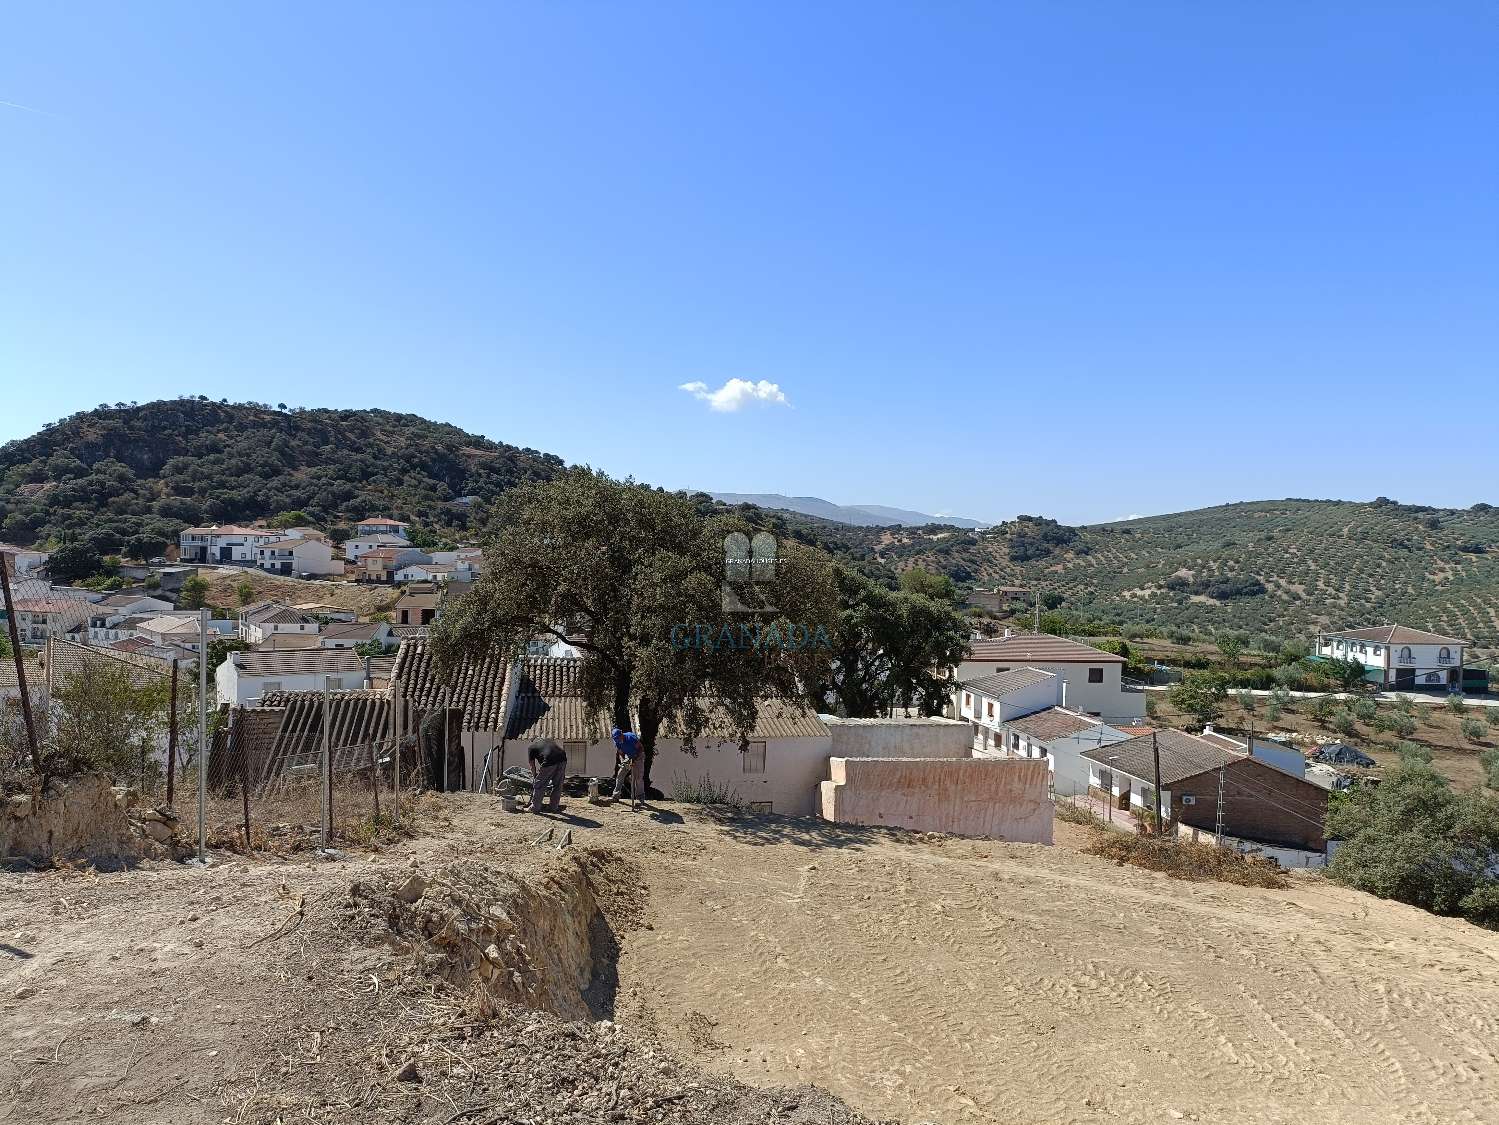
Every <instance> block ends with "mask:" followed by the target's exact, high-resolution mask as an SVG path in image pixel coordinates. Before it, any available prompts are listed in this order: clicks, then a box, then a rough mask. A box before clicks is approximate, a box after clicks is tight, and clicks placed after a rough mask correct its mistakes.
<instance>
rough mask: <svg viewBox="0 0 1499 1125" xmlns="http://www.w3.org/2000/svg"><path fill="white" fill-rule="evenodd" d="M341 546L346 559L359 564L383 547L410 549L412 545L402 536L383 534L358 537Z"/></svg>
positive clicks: (346, 541) (344, 542)
mask: <svg viewBox="0 0 1499 1125" xmlns="http://www.w3.org/2000/svg"><path fill="white" fill-rule="evenodd" d="M339 546H340V547H342V548H343V552H344V558H346V559H348V560H349V561H350V562H358V561H359V560H360V559H361V558H362V557H363V556H364V555H366V554H368V553H369V552H370V551H377V550H379V549H381V548H382V547H395V548H403V547H405V548H409V547H411V544H410V543H408V542H406V540H405V538H404V537H402V536H399V535H386V534H381V535H356V536H355V537H354V538H352V539H345V540H344V541H343V542H342V543H340V544H339ZM412 549H414V548H412ZM418 553H420V552H418Z"/></svg>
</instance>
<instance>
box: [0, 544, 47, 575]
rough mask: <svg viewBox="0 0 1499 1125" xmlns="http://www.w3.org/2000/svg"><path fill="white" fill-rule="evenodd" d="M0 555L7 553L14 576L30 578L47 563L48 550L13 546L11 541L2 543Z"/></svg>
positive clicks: (11, 572)
mask: <svg viewBox="0 0 1499 1125" xmlns="http://www.w3.org/2000/svg"><path fill="white" fill-rule="evenodd" d="M0 555H5V556H7V558H8V561H9V569H10V574H11V577H13V578H28V577H32V576H34V575H35V574H36V573H37V572H38V571H39V570H41V569H42V568H43V567H44V566H46V564H47V558H48V556H47V552H46V551H36V550H33V549H32V548H30V547H13V546H11V545H10V544H9V543H0Z"/></svg>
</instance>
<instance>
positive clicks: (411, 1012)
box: [223, 847, 870, 1125]
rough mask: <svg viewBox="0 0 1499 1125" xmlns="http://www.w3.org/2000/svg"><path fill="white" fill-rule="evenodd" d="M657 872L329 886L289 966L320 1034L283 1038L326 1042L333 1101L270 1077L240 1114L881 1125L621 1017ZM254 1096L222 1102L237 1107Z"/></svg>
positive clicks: (306, 1029) (439, 869)
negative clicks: (634, 936) (637, 932)
mask: <svg viewBox="0 0 1499 1125" xmlns="http://www.w3.org/2000/svg"><path fill="white" fill-rule="evenodd" d="M640 876H641V872H640V871H639V869H638V868H636V866H635V865H634V864H633V863H631V862H630V861H628V860H626V859H624V858H623V857H622V856H621V855H620V854H619V853H618V852H616V851H614V850H613V849H611V848H607V847H584V848H578V849H576V850H574V849H568V850H566V851H563V852H555V851H553V852H550V853H549V854H544V853H542V852H538V851H533V852H531V853H530V854H529V855H528V856H527V857H526V860H525V861H524V862H521V863H511V864H505V865H498V864H495V863H493V862H484V861H481V860H477V859H455V860H451V861H448V862H444V863H426V864H423V863H420V862H417V861H413V862H412V863H411V864H409V865H408V866H406V867H404V868H399V867H386V866H382V867H377V868H376V869H375V870H374V871H372V872H368V873H363V874H361V877H360V878H358V879H356V880H353V881H351V882H350V883H349V884H348V886H347V889H346V890H345V891H343V892H342V894H341V895H340V892H338V891H336V890H334V889H332V888H329V889H326V890H323V891H320V892H318V893H317V894H315V895H313V896H311V897H309V898H308V899H307V901H306V903H305V915H306V917H307V919H308V921H307V925H306V927H305V928H303V929H301V930H298V931H296V936H295V939H294V940H295V941H296V942H297V944H298V946H299V947H300V948H301V949H302V950H303V951H304V952H303V955H302V956H297V957H295V958H294V959H293V961H292V962H289V963H288V965H287V971H288V972H289V973H293V974H295V975H296V976H298V977H299V978H300V987H301V988H303V989H305V990H306V991H307V993H308V994H309V995H316V996H317V997H319V998H320V1002H319V1004H318V1005H317V1006H316V1009H313V1008H312V1007H311V1006H310V1005H309V1006H308V1007H306V1008H303V1010H302V1019H305V1020H306V1021H307V1022H306V1023H305V1024H298V1025H295V1026H292V1027H287V1026H285V1025H282V1026H280V1027H278V1028H277V1029H276V1030H275V1032H274V1036H275V1039H276V1041H277V1044H278V1045H277V1047H276V1051H278V1052H280V1053H282V1054H283V1055H284V1054H286V1051H287V1048H286V1044H287V1043H288V1042H311V1043H314V1044H316V1048H315V1049H316V1050H317V1051H318V1052H319V1058H320V1060H321V1061H320V1063H319V1065H318V1067H317V1080H318V1081H317V1090H316V1094H315V1096H309V1091H307V1090H306V1089H298V1086H299V1085H300V1083H297V1082H291V1081H285V1080H284V1079H283V1080H282V1081H278V1082H274V1083H272V1082H266V1081H264V1080H260V1081H258V1082H257V1083H256V1084H255V1086H254V1087H253V1088H247V1089H246V1090H245V1091H244V1100H242V1101H240V1102H239V1104H238V1107H237V1109H235V1110H234V1111H235V1113H236V1114H237V1115H238V1117H239V1119H241V1120H277V1119H282V1120H291V1119H293V1117H297V1119H300V1116H299V1115H308V1114H309V1113H310V1114H311V1115H313V1116H315V1118H316V1120H319V1121H324V1122H350V1123H352V1122H368V1121H376V1120H378V1121H390V1122H430V1121H434V1120H436V1121H452V1122H458V1121H472V1122H477V1123H481V1125H499V1123H501V1122H507V1123H508V1122H527V1123H531V1125H595V1123H598V1122H651V1123H656V1122H670V1123H676V1125H771V1123H776V1125H814V1123H815V1125H868V1123H869V1120H870V1119H868V1118H866V1117H863V1116H861V1115H859V1114H857V1113H854V1112H853V1111H852V1110H850V1109H849V1108H848V1107H847V1106H846V1105H844V1104H843V1102H841V1101H840V1100H839V1099H838V1098H836V1097H834V1096H833V1095H831V1094H828V1093H827V1092H825V1091H823V1090H820V1089H817V1088H815V1087H812V1086H803V1087H797V1088H785V1087H772V1088H769V1089H757V1088H754V1087H750V1086H746V1085H744V1084H742V1083H740V1082H738V1081H736V1080H734V1079H733V1078H729V1077H725V1076H718V1075H712V1074H708V1073H705V1072H703V1071H700V1070H698V1069H696V1068H694V1067H692V1066H691V1065H689V1064H684V1063H682V1062H680V1061H679V1060H678V1059H677V1058H676V1057H675V1056H674V1055H673V1054H672V1053H671V1052H670V1051H668V1050H667V1049H665V1048H664V1047H663V1046H662V1045H661V1044H660V1043H659V1042H657V1041H655V1039H654V1038H653V1037H652V1036H651V1035H649V1034H648V1033H647V1030H646V1029H644V1028H641V1029H635V1028H629V1027H623V1026H621V1025H620V1024H619V1023H617V1022H615V1021H614V1020H613V1019H612V1018H609V1017H611V1016H612V1015H613V1004H614V981H615V972H616V970H615V960H616V955H617V952H618V942H619V940H620V935H621V934H623V933H625V932H627V931H628V930H630V929H631V928H632V927H633V926H635V925H636V924H637V923H638V922H639V918H640V911H641V908H642V904H641V903H640V902H639V900H638V892H636V891H635V890H634V888H638V887H640V886H641V885H642V884H641V878H640ZM302 909H303V908H302V907H299V912H301V911H302ZM265 948H266V949H271V948H274V947H273V946H267V947H265ZM340 950H341V951H342V955H340V954H339V953H338V952H337V951H340ZM304 957H305V960H304ZM303 968H305V970H306V971H305V972H302V971H299V970H301V969H303ZM270 1046H271V1045H270V1044H269V1043H268V1044H267V1050H268V1051H269V1048H270ZM270 1053H271V1054H274V1053H275V1052H270ZM292 1077H293V1075H292V1074H289V1073H288V1074H287V1075H285V1078H286V1079H290V1078H292ZM237 1093H238V1091H236V1090H225V1091H223V1094H224V1095H225V1098H224V1104H225V1106H226V1107H228V1108H231V1109H234V1107H235V1103H236V1100H237V1098H236V1095H237Z"/></svg>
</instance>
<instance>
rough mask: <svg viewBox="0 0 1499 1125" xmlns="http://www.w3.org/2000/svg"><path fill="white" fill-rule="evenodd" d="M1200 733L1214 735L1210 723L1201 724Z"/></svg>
mask: <svg viewBox="0 0 1499 1125" xmlns="http://www.w3.org/2000/svg"><path fill="white" fill-rule="evenodd" d="M1202 733H1203V734H1212V733H1214V732H1213V724H1212V723H1203V724H1202Z"/></svg>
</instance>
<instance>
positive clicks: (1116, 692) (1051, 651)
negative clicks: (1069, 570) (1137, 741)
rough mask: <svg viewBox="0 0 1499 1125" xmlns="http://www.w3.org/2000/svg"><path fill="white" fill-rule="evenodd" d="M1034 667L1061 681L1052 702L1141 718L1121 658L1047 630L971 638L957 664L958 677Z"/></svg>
mask: <svg viewBox="0 0 1499 1125" xmlns="http://www.w3.org/2000/svg"><path fill="white" fill-rule="evenodd" d="M1017 668H1038V669H1040V670H1042V671H1044V672H1050V673H1052V675H1054V676H1056V677H1057V679H1058V680H1060V681H1061V689H1062V698H1061V699H1060V700H1058V701H1057V702H1058V703H1060V704H1061V705H1062V706H1065V707H1068V708H1070V709H1072V710H1074V711H1081V712H1084V713H1085V714H1089V715H1092V716H1094V717H1095V718H1101V719H1103V720H1104V721H1105V722H1113V721H1115V720H1120V721H1128V720H1130V719H1141V718H1144V717H1145V694H1144V691H1143V690H1142V689H1140V688H1139V687H1138V686H1136V685H1133V684H1126V683H1125V682H1124V657H1122V656H1119V655H1117V654H1116V653H1112V652H1104V651H1103V650H1102V649H1097V648H1094V647H1093V646H1092V645H1085V644H1083V643H1082V642H1080V641H1073V640H1069V639H1068V638H1066V637H1054V636H1052V635H1051V634H1049V633H1011V632H1009V631H1008V630H1007V631H1006V634H1005V635H1004V636H1002V637H975V638H974V639H973V640H971V641H970V642H969V644H968V651H967V652H966V653H965V654H964V655H963V660H962V662H961V663H960V664H959V665H958V669H957V678H958V680H959V681H967V680H972V679H976V678H978V677H980V676H987V675H996V674H1002V673H1005V672H1011V671H1014V670H1015V669H1017Z"/></svg>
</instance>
